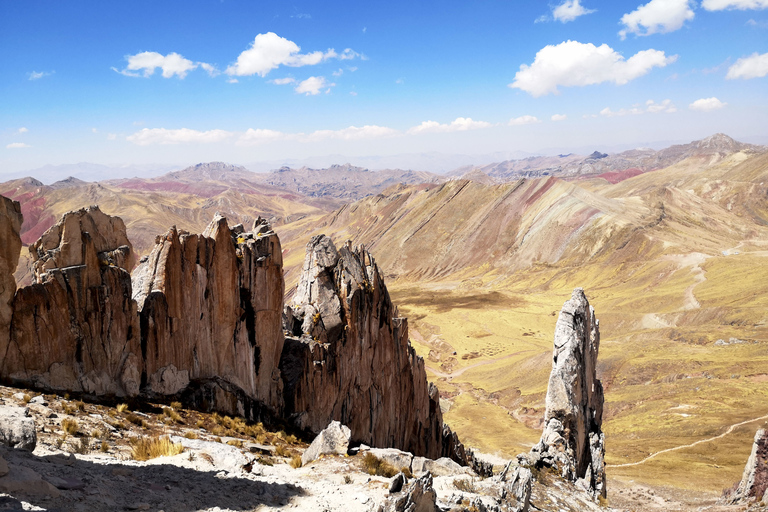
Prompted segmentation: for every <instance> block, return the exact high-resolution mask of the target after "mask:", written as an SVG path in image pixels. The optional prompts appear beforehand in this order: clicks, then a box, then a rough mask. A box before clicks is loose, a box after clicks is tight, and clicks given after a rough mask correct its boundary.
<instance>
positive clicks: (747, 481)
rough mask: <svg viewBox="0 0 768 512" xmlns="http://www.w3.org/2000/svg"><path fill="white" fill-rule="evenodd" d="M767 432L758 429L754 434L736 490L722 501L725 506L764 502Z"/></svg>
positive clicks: (767, 474)
mask: <svg viewBox="0 0 768 512" xmlns="http://www.w3.org/2000/svg"><path fill="white" fill-rule="evenodd" d="M766 491H768V431H766V430H764V429H760V430H758V431H757V433H756V434H755V441H754V444H753V445H752V453H751V454H750V455H749V459H748V460H747V465H746V466H745V467H744V475H743V476H742V477H741V482H739V485H738V487H737V488H736V490H735V491H734V492H732V493H730V495H728V496H726V497H725V498H724V500H723V502H725V503H726V504H729V505H731V504H742V503H747V502H749V501H752V500H755V501H764V500H765V498H768V492H766Z"/></svg>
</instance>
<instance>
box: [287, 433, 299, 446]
mask: <svg viewBox="0 0 768 512" xmlns="http://www.w3.org/2000/svg"><path fill="white" fill-rule="evenodd" d="M285 442H286V443H288V444H296V443H298V442H299V440H298V439H297V438H296V436H295V435H293V434H291V435H289V436H287V437H286V438H285Z"/></svg>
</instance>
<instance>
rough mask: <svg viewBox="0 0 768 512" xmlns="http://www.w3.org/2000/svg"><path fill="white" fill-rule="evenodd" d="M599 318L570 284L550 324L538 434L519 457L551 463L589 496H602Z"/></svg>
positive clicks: (580, 291) (537, 463) (602, 456)
mask: <svg viewBox="0 0 768 512" xmlns="http://www.w3.org/2000/svg"><path fill="white" fill-rule="evenodd" d="M599 348H600V330H599V322H598V320H597V319H596V318H595V311H594V309H593V308H592V306H590V305H589V302H588V301H587V298H586V296H585V295H584V290H582V289H581V288H576V289H575V290H574V291H573V294H572V295H571V299H570V300H569V301H567V302H566V303H565V304H564V305H563V309H562V310H561V311H560V316H559V317H558V319H557V325H556V327H555V347H554V352H553V354H552V373H551V374H550V376H549V385H548V387H547V397H546V412H545V416H544V432H543V434H542V436H541V440H540V441H539V443H538V444H537V445H535V446H534V447H533V449H532V450H531V452H530V454H528V455H527V456H522V457H521V459H523V461H526V462H528V463H530V464H534V465H536V466H539V467H541V466H550V467H556V468H558V469H559V471H560V472H561V474H562V476H563V478H567V479H569V480H572V481H574V482H577V483H579V484H581V485H582V487H584V488H585V489H586V490H588V491H589V492H591V493H592V494H593V496H595V497H597V496H605V492H606V489H605V463H604V456H605V437H604V435H603V432H602V430H601V427H602V422H603V401H604V398H603V386H602V384H601V382H600V381H599V380H598V379H597V373H596V368H597V354H598V350H599Z"/></svg>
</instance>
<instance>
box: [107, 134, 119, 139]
mask: <svg viewBox="0 0 768 512" xmlns="http://www.w3.org/2000/svg"><path fill="white" fill-rule="evenodd" d="M107 140H117V134H116V133H108V134H107Z"/></svg>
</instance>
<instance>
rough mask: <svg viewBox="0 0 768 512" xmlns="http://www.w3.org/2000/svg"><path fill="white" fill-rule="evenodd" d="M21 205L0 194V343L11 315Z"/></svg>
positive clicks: (6, 337) (17, 257)
mask: <svg viewBox="0 0 768 512" xmlns="http://www.w3.org/2000/svg"><path fill="white" fill-rule="evenodd" d="M21 224H22V216H21V205H20V204H19V203H18V202H16V201H12V200H10V199H8V198H7V197H4V196H0V344H7V343H8V333H9V329H10V325H11V317H12V316H13V295H14V294H15V293H16V280H15V279H14V278H13V273H14V272H15V271H16V265H17V264H18V262H19V251H21V237H20V235H19V233H20V232H21Z"/></svg>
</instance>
